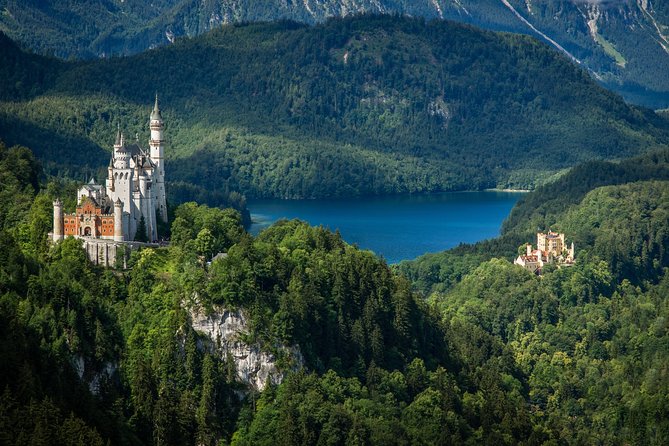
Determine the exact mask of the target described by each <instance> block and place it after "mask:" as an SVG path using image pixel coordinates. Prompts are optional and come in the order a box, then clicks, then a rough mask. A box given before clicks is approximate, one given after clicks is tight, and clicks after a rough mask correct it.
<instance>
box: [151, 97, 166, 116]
mask: <svg viewBox="0 0 669 446" xmlns="http://www.w3.org/2000/svg"><path fill="white" fill-rule="evenodd" d="M151 120H152V121H162V120H163V116H162V115H161V114H160V108H158V93H156V103H155V104H154V105H153V111H152V112H151Z"/></svg>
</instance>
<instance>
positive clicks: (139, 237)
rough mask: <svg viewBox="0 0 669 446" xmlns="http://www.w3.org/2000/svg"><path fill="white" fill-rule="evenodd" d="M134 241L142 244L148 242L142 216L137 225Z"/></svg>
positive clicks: (144, 221)
mask: <svg viewBox="0 0 669 446" xmlns="http://www.w3.org/2000/svg"><path fill="white" fill-rule="evenodd" d="M135 241H136V242H144V243H146V242H148V241H149V236H148V235H147V229H146V220H145V219H144V216H143V215H142V217H141V218H140V219H139V224H138V225H137V231H136V232H135Z"/></svg>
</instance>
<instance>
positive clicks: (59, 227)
mask: <svg viewBox="0 0 669 446" xmlns="http://www.w3.org/2000/svg"><path fill="white" fill-rule="evenodd" d="M63 238H64V235H63V203H61V202H60V200H59V199H57V198H56V200H55V201H54V202H53V241H54V242H57V241H60V240H63Z"/></svg>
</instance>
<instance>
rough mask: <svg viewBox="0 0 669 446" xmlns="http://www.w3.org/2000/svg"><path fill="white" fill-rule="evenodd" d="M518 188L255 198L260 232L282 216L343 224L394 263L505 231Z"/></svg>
mask: <svg viewBox="0 0 669 446" xmlns="http://www.w3.org/2000/svg"><path fill="white" fill-rule="evenodd" d="M521 196H522V193H518V192H496V191H495V192H492V191H485V192H455V193H443V194H430V195H403V196H388V197H368V198H359V199H346V200H251V201H249V203H248V208H249V209H250V211H251V218H252V220H253V224H252V226H251V233H252V234H258V233H259V232H260V231H262V230H263V229H265V228H267V227H268V226H270V225H271V224H272V223H274V222H275V221H277V220H279V219H281V218H288V219H292V218H299V219H300V220H304V221H306V222H308V223H310V224H311V225H314V226H318V225H322V226H325V227H327V228H330V229H331V230H333V231H334V230H336V229H339V232H340V233H341V235H342V237H343V238H344V240H346V241H347V242H348V243H355V244H357V245H358V246H359V247H360V248H363V249H370V250H372V251H374V252H375V253H376V254H378V255H380V256H382V257H384V258H385V259H386V261H387V262H388V263H396V262H399V261H401V260H405V259H413V258H415V257H417V256H419V255H422V254H425V253H427V252H438V251H443V250H445V249H448V248H452V247H454V246H457V245H458V244H460V243H463V242H464V243H473V242H477V241H479V240H484V239H487V238H491V237H495V236H497V235H499V230H500V227H501V225H502V221H503V220H504V219H505V218H506V217H507V216H508V215H509V212H510V211H511V208H512V207H513V205H514V204H515V203H516V201H517V200H518V199H519V198H520V197H521Z"/></svg>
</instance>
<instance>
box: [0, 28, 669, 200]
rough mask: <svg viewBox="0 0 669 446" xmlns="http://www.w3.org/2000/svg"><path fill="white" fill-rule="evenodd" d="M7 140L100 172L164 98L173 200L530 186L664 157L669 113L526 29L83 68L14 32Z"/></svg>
mask: <svg viewBox="0 0 669 446" xmlns="http://www.w3.org/2000/svg"><path fill="white" fill-rule="evenodd" d="M0 62H2V63H0V74H1V75H2V76H3V79H6V80H7V81H6V82H3V83H2V85H0V135H1V136H2V138H3V140H4V141H5V142H6V143H7V144H8V145H10V146H12V145H17V144H21V145H25V146H28V147H31V148H32V149H33V150H34V152H35V154H36V155H37V157H38V159H39V160H40V161H41V162H42V165H43V167H44V169H45V171H46V172H47V173H48V174H50V175H55V176H58V175H59V176H69V177H72V178H76V179H78V180H84V179H86V178H88V177H90V176H92V175H98V176H100V175H101V174H102V175H103V173H102V168H103V167H104V166H105V165H106V163H107V160H108V158H107V156H108V153H109V151H110V146H111V143H112V141H113V132H114V131H115V129H116V128H117V126H118V125H120V126H121V128H122V129H124V131H125V132H126V135H127V136H128V137H130V138H132V137H133V136H134V135H137V137H138V138H140V139H143V138H144V137H145V135H146V131H147V129H146V121H147V114H148V111H149V110H150V106H151V104H152V103H153V96H154V94H155V92H156V90H158V92H159V95H160V100H161V105H162V107H163V110H164V116H165V119H166V135H167V137H168V140H169V146H168V149H167V151H166V156H167V178H168V180H169V181H171V187H169V188H168V190H169V191H171V192H170V193H171V194H172V197H171V201H172V202H175V203H181V202H186V201H189V200H196V201H198V202H202V203H208V204H210V205H221V204H222V205H228V206H233V207H235V208H237V209H239V210H243V208H244V206H243V199H242V197H241V196H240V195H238V194H242V195H244V196H246V197H248V198H259V197H278V198H317V197H350V196H359V195H374V194H393V193H421V192H439V191H451V190H477V189H484V188H489V187H500V188H504V187H515V188H523V189H531V188H534V187H536V186H538V185H541V184H543V183H545V182H547V181H550V180H552V179H554V178H555V177H556V176H559V175H560V174H562V173H564V170H565V169H567V168H569V167H572V166H574V165H576V164H578V163H580V162H583V161H588V160H602V159H605V160H619V159H621V158H626V157H630V156H634V155H638V154H641V153H645V152H647V151H653V150H660V149H662V148H666V147H667V143H668V142H669V121H667V119H666V117H663V116H662V115H659V114H656V113H655V112H653V111H651V110H648V109H644V108H639V107H634V106H630V105H628V104H626V103H625V102H624V101H623V100H622V99H621V98H620V97H619V96H617V95H615V94H613V93H611V92H609V91H607V90H605V89H603V88H602V87H600V86H599V85H597V84H596V83H595V82H594V81H593V80H592V79H591V77H590V75H589V74H588V73H587V72H585V71H584V70H583V69H581V68H579V67H577V66H574V65H572V63H571V62H570V61H569V60H568V59H566V58H565V57H563V56H562V55H560V54H558V53H556V52H554V51H553V50H552V49H550V48H549V47H547V46H546V45H544V44H542V43H540V42H538V41H536V40H533V39H531V38H529V37H527V36H521V35H514V34H507V33H494V32H488V31H481V30H478V29H476V28H473V27H470V26H466V25H460V24H456V23H451V22H445V21H431V22H426V21H425V20H422V19H417V18H408V17H392V16H364V17H353V18H346V19H333V20H330V21H327V22H326V23H323V24H319V25H316V26H305V25H300V24H296V23H293V22H278V23H264V24H241V25H229V26H224V27H222V28H220V29H217V30H214V31H212V32H210V33H207V34H205V35H202V36H199V37H196V38H182V39H178V40H177V41H176V42H175V44H173V45H170V46H169V47H164V48H158V49H154V50H150V51H147V52H144V53H141V54H139V55H136V56H132V57H112V58H108V59H101V60H93V61H85V62H81V61H79V62H77V61H62V60H59V59H53V58H48V57H43V56H38V55H35V54H30V53H27V52H25V51H23V50H21V49H20V48H19V47H18V46H17V45H16V44H15V43H13V42H12V41H11V40H9V39H8V38H7V37H6V36H4V35H0Z"/></svg>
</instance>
